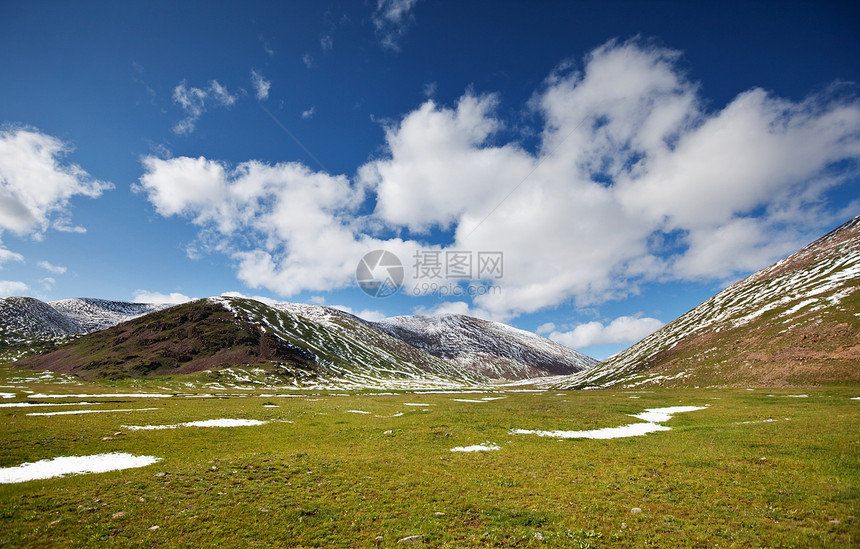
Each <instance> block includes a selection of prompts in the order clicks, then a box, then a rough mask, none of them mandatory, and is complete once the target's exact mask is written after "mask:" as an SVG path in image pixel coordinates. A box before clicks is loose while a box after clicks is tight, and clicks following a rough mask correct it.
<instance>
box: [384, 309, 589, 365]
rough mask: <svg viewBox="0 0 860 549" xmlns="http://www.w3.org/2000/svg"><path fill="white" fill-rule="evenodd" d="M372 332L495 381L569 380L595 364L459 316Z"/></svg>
mask: <svg viewBox="0 0 860 549" xmlns="http://www.w3.org/2000/svg"><path fill="white" fill-rule="evenodd" d="M374 326H376V327H377V328H379V329H380V330H382V331H383V332H385V333H387V334H390V335H392V336H394V337H396V338H398V339H401V340H403V341H405V342H407V343H409V344H410V345H413V346H415V347H417V348H419V349H421V350H423V351H426V352H428V353H430V354H431V355H434V356H438V357H441V358H445V359H449V360H451V361H453V362H455V363H456V364H459V365H460V366H461V367H462V368H465V369H468V370H471V371H475V372H478V373H480V374H482V375H485V376H487V377H490V378H494V379H507V380H519V379H529V378H535V377H543V376H546V375H548V374H549V375H563V374H571V373H574V372H578V371H581V370H585V369H588V368H592V367H594V366H595V365H596V364H597V363H598V361H597V360H595V359H593V358H591V357H588V356H585V355H583V354H581V353H578V352H576V351H574V350H572V349H569V348H567V347H565V346H563V345H559V344H558V343H555V342H554V341H550V340H549V339H546V338H544V337H541V336H539V335H536V334H533V333H530V332H525V331H523V330H518V329H516V328H512V327H511V326H507V325H505V324H500V323H498V322H490V321H488V320H481V319H479V318H474V317H469V316H463V315H441V316H398V317H393V318H388V319H385V320H382V321H380V322H376V323H374Z"/></svg>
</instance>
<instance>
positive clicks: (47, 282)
mask: <svg viewBox="0 0 860 549" xmlns="http://www.w3.org/2000/svg"><path fill="white" fill-rule="evenodd" d="M56 283H57V281H56V279H54V277H51V276H46V277H45V278H42V279H40V280H39V284H41V285H42V288H44V289H45V291H46V292H48V291H50V290H51V288H53V287H54V284H56Z"/></svg>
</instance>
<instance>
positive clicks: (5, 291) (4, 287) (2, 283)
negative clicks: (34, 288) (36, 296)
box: [0, 280, 30, 297]
mask: <svg viewBox="0 0 860 549" xmlns="http://www.w3.org/2000/svg"><path fill="white" fill-rule="evenodd" d="M29 290H30V287H29V286H27V285H26V284H24V283H23V282H18V281H15V280H0V297H11V296H19V295H26V294H27V292H28V291H29Z"/></svg>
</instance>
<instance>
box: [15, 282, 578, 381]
mask: <svg viewBox="0 0 860 549" xmlns="http://www.w3.org/2000/svg"><path fill="white" fill-rule="evenodd" d="M64 301H66V302H71V303H70V306H71V307H72V308H73V309H74V310H75V311H77V314H78V316H84V317H86V315H87V314H92V311H93V310H95V311H96V313H97V314H96V315H95V316H96V318H95V319H89V320H87V322H89V324H87V322H80V321H78V324H79V325H80V324H84V325H89V326H100V325H99V324H98V322H102V321H104V322H113V321H114V320H116V318H119V317H118V316H117V315H118V314H119V313H122V314H125V315H130V314H133V313H138V312H140V311H141V306H140V305H139V304H137V305H136V304H127V303H125V304H123V303H121V302H108V303H110V305H109V307H107V308H109V309H110V310H112V311H113V310H118V311H119V313H117V314H113V315H107V316H105V315H104V314H103V311H102V310H101V309H104V308H105V305H104V303H101V302H99V301H98V300H64ZM35 302H36V300H33V303H35ZM153 307H154V306H153ZM41 309H44V307H41V308H40V310H41ZM49 309H50V308H49ZM0 310H2V308H0ZM50 310H51V311H54V309H50ZM55 312H56V311H55ZM231 313H232V314H231ZM464 318H465V317H464ZM85 320H86V319H85ZM471 322H473V323H482V322H485V321H479V320H477V319H472V320H471ZM487 325H488V326H489V324H487ZM498 326H503V325H498ZM498 326H495V325H494V327H495V330H496V332H500V331H501V332H504V333H506V334H510V333H519V332H520V331H519V330H516V329H515V328H510V327H505V329H502V328H499V327H498ZM58 331H59V330H58ZM500 336H501V334H500V333H488V334H485V336H484V338H485V339H488V338H492V337H500ZM522 337H525V336H522ZM530 337H531V338H532V339H533V340H534V341H535V342H538V343H540V342H542V341H543V338H540V337H539V336H536V335H535V336H530ZM547 341H548V340H547ZM550 344H551V345H553V346H557V347H561V346H559V345H558V344H555V343H552V342H550ZM485 349H486V352H485V354H484V355H483V356H482V363H483V364H485V365H488V364H492V365H493V366H494V368H486V367H485V368H484V369H483V370H482V369H480V368H474V367H472V366H473V364H472V363H471V362H470V361H469V360H450V359H448V358H445V357H443V356H441V355H440V354H438V353H437V354H433V353H429V352H427V351H426V350H423V349H421V348H418V347H416V346H414V345H412V344H411V343H409V342H408V341H404V340H403V339H400V338H398V337H395V336H393V335H391V334H389V333H387V332H385V331H384V330H381V329H380V328H379V327H378V326H376V325H375V323H373V322H369V321H366V320H363V319H360V318H358V317H356V316H354V315H351V314H349V313H346V312H343V311H340V310H338V309H333V308H329V307H323V306H319V305H306V304H294V303H275V304H271V305H267V304H264V303H262V302H259V301H254V300H251V299H246V298H238V297H224V296H222V297H215V298H207V299H204V300H196V301H193V302H190V303H186V304H182V305H176V306H173V307H167V308H160V309H158V310H156V311H153V312H149V313H147V314H144V315H142V316H138V317H136V318H133V319H130V320H127V321H125V322H121V323H118V324H115V325H113V326H110V327H108V328H105V329H102V330H98V331H93V332H90V333H89V334H85V335H82V336H80V337H78V338H77V339H75V340H74V341H71V342H69V343H67V344H65V345H63V346H61V347H60V348H59V349H57V350H54V351H53V352H49V353H47V354H45V355H40V356H35V357H31V358H29V359H25V360H22V361H21V362H20V365H21V366H22V367H31V368H40V367H42V368H47V369H51V370H55V371H61V372H65V373H74V374H77V375H80V376H82V377H107V378H113V379H115V378H120V377H127V376H128V377H135V376H149V375H160V374H170V375H173V374H186V373H194V372H199V371H203V370H210V369H218V368H229V367H236V366H240V367H245V366H248V367H256V366H255V365H260V364H264V363H265V364H268V365H269V366H273V367H274V369H275V370H277V375H274V374H273V376H274V377H273V378H272V379H274V378H278V379H280V380H281V381H284V380H287V381H288V383H292V384H296V383H302V384H305V385H307V384H321V383H323V381H324V380H332V382H333V383H336V384H339V386H344V385H350V384H351V385H353V386H370V385H374V384H381V385H385V386H394V385H397V384H398V383H399V382H396V380H398V379H399V380H401V381H404V383H405V385H410V384H411V385H415V384H416V383H417V382H418V380H421V381H422V382H424V383H425V384H429V385H432V386H455V385H459V386H463V385H479V384H487V383H490V382H494V381H511V380H518V379H522V378H524V377H537V376H545V375H549V374H551V373H556V372H557V369H558V368H562V369H566V370H567V371H577V370H578V369H580V368H581V363H582V359H580V361H579V362H576V363H570V364H566V365H565V364H561V363H558V364H554V365H553V366H554V367H555V368H556V370H554V371H547V370H544V369H542V368H543V366H545V365H543V364H537V365H531V364H530V365H525V364H522V363H520V362H518V360H517V357H515V356H503V355H504V351H505V350H508V351H510V349H511V348H510V346H505V345H502V344H501V343H496V344H486V341H485ZM493 349H495V351H492V350H493ZM491 351H492V352H491ZM494 353H496V354H494ZM498 353H502V354H498ZM509 354H510V353H509ZM520 355H521V356H519V358H522V356H524V355H522V353H520ZM559 356H577V357H579V356H582V355H579V354H578V353H575V352H573V351H570V352H568V353H559ZM590 361H593V359H587V360H586V363H590ZM279 365H280V366H279ZM269 366H267V367H269ZM278 368H280V369H279V370H278ZM270 369H271V368H270ZM273 371H274V370H273ZM270 377H271V376H270ZM406 381H409V382H410V383H406ZM401 385H403V384H401Z"/></svg>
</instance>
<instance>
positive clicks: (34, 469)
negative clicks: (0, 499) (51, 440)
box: [0, 452, 161, 484]
mask: <svg viewBox="0 0 860 549" xmlns="http://www.w3.org/2000/svg"><path fill="white" fill-rule="evenodd" d="M158 461H161V458H157V457H153V456H135V455H132V454H126V453H121V452H113V453H109V454H96V455H92V456H66V457H57V458H53V459H43V460H41V461H37V462H35V463H23V464H21V465H18V466H16V467H4V468H2V469H0V484H11V483H15V482H27V481H28V480H40V479H47V478H53V477H61V476H66V475H80V474H83V473H105V472H107V471H120V470H122V469H133V468H136V467H145V466H147V465H152V464H153V463H156V462H158Z"/></svg>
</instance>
